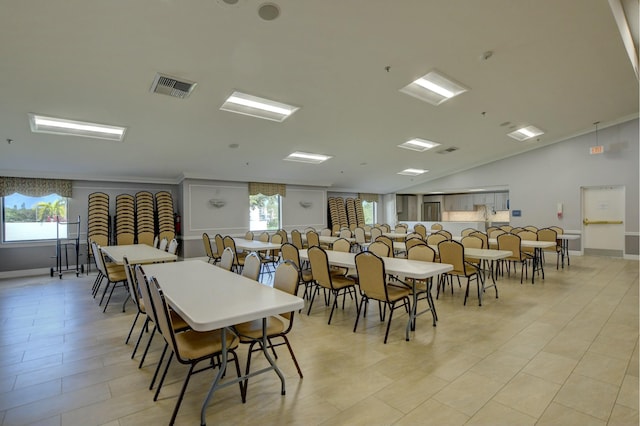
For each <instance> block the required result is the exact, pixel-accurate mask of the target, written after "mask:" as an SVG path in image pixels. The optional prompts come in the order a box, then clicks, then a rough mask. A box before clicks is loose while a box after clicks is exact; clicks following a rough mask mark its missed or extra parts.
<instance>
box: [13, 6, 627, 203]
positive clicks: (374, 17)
mask: <svg viewBox="0 0 640 426" xmlns="http://www.w3.org/2000/svg"><path fill="white" fill-rule="evenodd" d="M275 1H276V3H277V4H278V5H279V6H280V8H281V15H280V17H279V18H278V19H277V20H274V21H271V22H267V21H263V20H262V19H261V18H260V17H259V16H258V13H257V9H258V7H259V6H260V5H261V4H262V3H263V0H239V1H238V4H237V5H234V6H230V5H227V4H225V3H224V1H223V0H181V1H178V0H153V1H152V0H136V1H124V0H109V1H97V0H64V1H62V0H22V1H11V2H9V1H4V2H2V8H1V13H0V58H2V59H1V60H0V77H1V78H0V99H1V101H0V132H1V134H0V141H2V143H0V174H5V175H16V176H40V177H67V178H74V179H83V178H86V179H108V180H121V179H127V180H128V179H134V180H140V181H159V182H178V181H179V180H180V179H181V178H182V177H183V176H186V177H201V178H211V179H222V180H238V181H269V182H282V183H296V184H311V185H323V186H331V188H332V190H349V191H351V190H353V191H362V192H377V193H389V192H393V191H396V190H401V189H402V188H406V187H408V186H413V185H416V184H418V183H420V182H425V181H427V180H432V179H435V178H439V177H442V176H446V175H448V174H451V173H455V172H456V171H460V170H464V169H468V168H470V167H473V166H476V165H480V164H484V163H487V162H490V161H493V160H496V159H500V158H504V157H508V156H512V155H515V154H517V153H519V152H523V151H527V150H530V149H535V148H538V147H541V146H544V145H547V144H551V143H555V142H558V141H561V140H564V139H566V138H568V137H571V136H573V135H576V134H580V133H584V132H587V131H591V130H593V123H594V122H595V121H599V122H601V123H602V125H606V124H607V123H615V122H620V121H624V120H626V119H630V118H633V117H637V116H638V80H637V78H636V76H635V74H634V71H633V68H632V67H631V63H630V61H629V59H628V57H627V55H626V52H625V49H624V47H623V44H622V41H621V38H620V35H619V32H618V29H617V26H616V23H615V22H614V19H613V17H612V14H611V11H610V9H609V5H608V2H607V1H606V0H536V1H530V0H483V1H460V0H432V1H427V0H397V1H389V0H385V1H382V0H343V1H338V0H324V1H301V0H275ZM486 51H492V52H493V56H492V57H491V58H489V59H488V60H482V59H481V56H482V54H483V52H486ZM386 67H389V69H388V71H387V69H386ZM434 68H435V69H438V70H440V71H442V72H444V73H446V74H448V75H449V76H451V77H453V78H454V79H456V80H458V81H459V82H461V83H462V84H464V85H465V86H467V87H469V88H470V90H469V91H468V92H467V93H464V94H463V95H461V96H459V97H457V98H454V99H452V100H449V101H447V102H445V103H443V104H441V105H440V106H438V107H435V106H432V105H430V104H426V103H424V102H421V101H419V100H417V99H415V98H412V97H409V96H407V95H405V94H402V93H400V92H399V91H398V90H399V89H400V88H402V87H403V86H405V85H407V84H408V83H410V82H411V81H413V80H415V79H416V78H418V77H420V76H422V75H424V74H425V73H426V72H427V71H430V70H431V69H434ZM156 72H162V73H166V74H170V75H173V76H176V77H180V78H184V79H187V80H192V81H196V82H197V83H198V84H197V87H196V88H195V90H194V92H193V93H192V95H191V97H190V98H188V99H185V100H181V99H176V98H171V97H168V96H163V95H158V94H154V93H150V92H149V88H150V85H151V83H152V81H153V78H154V76H155V74H156ZM234 89H237V90H241V91H245V92H248V93H252V94H255V95H259V96H263V97H268V98H272V99H274V100H277V101H281V102H287V103H291V104H294V105H297V106H301V109H300V110H299V111H298V112H297V113H295V114H294V115H293V116H292V117H290V118H289V119H287V120H286V121H284V122H283V123H276V122H271V121H266V120H260V119H256V118H251V117H247V116H241V115H236V114H232V113H229V112H225V111H220V110H219V107H220V105H221V104H222V102H223V101H224V99H225V98H226V97H227V96H228V95H229V94H230V93H231V92H232V91H233V90H234ZM29 112H35V113H40V114H45V115H53V116H58V117H63V118H70V119H77V120H87V121H93V122H100V123H108V124H114V125H124V126H127V127H128V131H127V135H126V138H125V140H124V142H122V143H117V142H108V141H102V140H92V139H85V138H80V137H71V136H69V137H64V136H52V135H45V134H33V133H31V132H30V130H29V124H28V118H27V113H29ZM504 123H510V124H504ZM527 124H533V125H535V126H537V127H539V128H541V129H543V130H545V131H546V133H545V134H544V135H543V136H541V137H540V138H539V141H533V142H524V143H519V142H516V141H515V140H513V139H511V138H509V137H507V136H506V134H507V133H508V132H509V131H511V130H513V129H514V128H515V126H520V125H527ZM414 137H419V138H423V139H430V140H434V141H436V142H439V143H441V144H442V146H441V147H440V148H447V147H451V146H456V147H459V148H460V150H458V151H456V152H454V153H451V154H447V155H441V154H437V153H435V152H431V151H427V152H425V153H416V152H412V151H406V150H401V149H399V148H397V147H396V146H397V145H398V144H400V143H402V142H404V141H406V140H407V139H410V138H414ZM6 139H12V140H13V142H12V143H11V144H8V143H6V142H4V141H5V140H6ZM230 144H239V147H238V148H236V149H232V148H230V147H229V145H230ZM293 151H308V152H316V153H321V154H329V155H332V156H333V158H332V159H331V160H329V161H327V162H326V163H323V164H320V165H308V164H298V163H292V162H287V161H282V159H283V158H284V157H285V156H286V155H288V154H289V153H291V152H293ZM405 168H424V169H428V170H430V172H429V173H426V174H424V175H422V176H419V177H409V176H400V175H397V174H396V173H397V172H399V171H401V170H403V169H405ZM505 183H506V182H505Z"/></svg>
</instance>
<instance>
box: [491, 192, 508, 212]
mask: <svg viewBox="0 0 640 426" xmlns="http://www.w3.org/2000/svg"><path fill="white" fill-rule="evenodd" d="M495 199H496V201H495V204H494V207H493V208H494V209H495V210H496V211H505V210H509V193H508V192H496V193H495Z"/></svg>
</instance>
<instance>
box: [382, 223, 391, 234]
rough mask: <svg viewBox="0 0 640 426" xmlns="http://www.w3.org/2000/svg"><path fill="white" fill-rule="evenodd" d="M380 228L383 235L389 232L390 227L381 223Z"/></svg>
mask: <svg viewBox="0 0 640 426" xmlns="http://www.w3.org/2000/svg"><path fill="white" fill-rule="evenodd" d="M380 228H382V229H383V231H382V232H383V233H385V232H391V227H390V226H389V225H387V224H386V223H383V224H382V225H380Z"/></svg>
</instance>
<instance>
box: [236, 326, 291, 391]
mask: <svg viewBox="0 0 640 426" xmlns="http://www.w3.org/2000/svg"><path fill="white" fill-rule="evenodd" d="M260 343H261V347H262V353H263V354H264V357H265V358H266V359H267V361H269V364H271V367H273V369H274V370H275V372H276V374H277V375H278V377H280V383H281V384H282V388H281V391H280V394H281V395H284V394H285V393H286V389H285V386H284V375H283V374H282V371H280V369H279V368H278V366H277V365H276V363H275V361H274V360H273V358H271V355H269V351H268V348H267V343H268V342H267V319H266V318H262V341H261V342H260ZM245 386H246V384H245ZM245 390H246V388H245Z"/></svg>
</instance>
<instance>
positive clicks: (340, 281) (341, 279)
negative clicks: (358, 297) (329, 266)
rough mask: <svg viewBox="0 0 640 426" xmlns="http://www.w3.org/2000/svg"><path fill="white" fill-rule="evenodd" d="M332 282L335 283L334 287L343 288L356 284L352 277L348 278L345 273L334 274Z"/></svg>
mask: <svg viewBox="0 0 640 426" xmlns="http://www.w3.org/2000/svg"><path fill="white" fill-rule="evenodd" d="M331 283H332V284H333V287H334V288H335V289H342V288H345V287H349V286H352V285H354V284H355V283H354V282H353V280H352V279H350V278H347V277H345V276H343V275H334V276H332V277H331Z"/></svg>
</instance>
